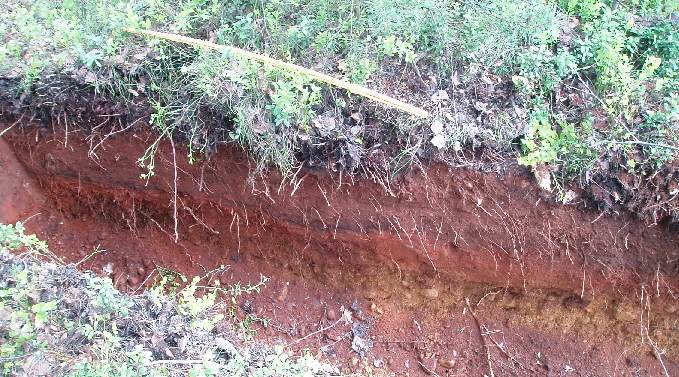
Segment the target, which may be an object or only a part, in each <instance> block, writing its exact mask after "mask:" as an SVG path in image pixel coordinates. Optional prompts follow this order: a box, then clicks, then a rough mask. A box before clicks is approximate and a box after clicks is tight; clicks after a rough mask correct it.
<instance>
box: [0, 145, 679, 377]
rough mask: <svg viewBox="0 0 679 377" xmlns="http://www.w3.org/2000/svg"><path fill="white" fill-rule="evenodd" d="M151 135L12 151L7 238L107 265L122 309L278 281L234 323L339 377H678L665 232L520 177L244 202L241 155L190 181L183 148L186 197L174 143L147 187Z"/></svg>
mask: <svg viewBox="0 0 679 377" xmlns="http://www.w3.org/2000/svg"><path fill="white" fill-rule="evenodd" d="M38 136H39V137H38ZM147 136H148V135H144V134H140V133H136V134H132V133H130V134H124V135H121V136H119V137H118V138H117V139H115V140H110V141H107V143H106V144H105V148H102V149H100V150H99V152H98V157H94V156H89V155H88V150H89V146H88V143H87V142H86V140H83V139H81V138H78V136H77V135H75V136H74V135H71V136H69V139H68V144H67V145H66V143H65V142H64V140H63V139H60V138H57V137H56V136H53V135H47V136H43V135H36V134H35V133H31V134H29V135H22V134H20V132H13V133H9V134H7V135H6V136H5V138H6V140H7V141H8V144H5V143H4V141H0V148H2V149H0V151H1V152H2V153H1V154H0V158H1V159H2V166H0V167H1V168H2V169H1V170H0V174H2V178H1V179H0V182H1V184H2V186H3V187H2V188H3V191H2V194H1V195H0V204H2V208H0V214H1V215H2V217H1V218H0V220H2V221H3V222H14V221H17V220H22V221H24V220H26V219H29V218H30V219H29V220H28V221H27V222H26V227H27V228H28V229H29V231H32V232H35V233H37V234H38V235H39V236H40V237H41V238H43V239H47V240H48V241H49V243H50V246H51V249H52V250H53V251H54V252H56V253H59V255H60V256H61V257H63V258H64V259H66V261H68V262H78V261H81V260H82V259H84V258H85V257H86V256H88V255H89V254H91V253H92V252H94V250H96V249H97V248H99V249H100V250H105V252H102V253H99V254H96V255H94V256H92V257H91V258H90V259H88V260H87V261H86V262H84V263H83V264H82V266H83V267H84V268H86V269H89V270H92V271H95V272H97V273H100V274H103V275H109V276H111V278H112V279H113V281H114V284H115V285H116V286H117V287H118V288H119V289H121V290H123V291H127V292H134V291H137V292H141V291H142V290H143V289H145V288H148V287H150V286H151V284H152V283H153V280H154V279H153V278H154V274H156V273H157V272H155V271H156V267H164V268H169V269H172V270H175V271H178V272H180V273H182V274H184V275H187V276H189V277H192V276H193V275H202V274H204V273H205V270H211V269H214V268H216V267H218V266H220V265H224V266H227V268H226V269H225V272H224V273H223V274H222V275H221V276H220V280H221V282H222V283H223V284H253V283H256V282H258V281H259V279H260V275H261V274H263V275H265V276H267V277H271V278H272V280H271V281H269V283H267V286H266V288H264V289H263V290H262V292H261V293H260V294H259V295H255V296H253V297H251V298H247V300H246V299H242V300H241V301H239V302H238V305H239V311H238V314H237V315H239V316H240V317H241V318H244V317H245V316H246V315H248V314H251V313H254V314H256V315H257V316H258V317H266V318H269V319H270V320H271V322H270V323H269V325H268V326H266V327H264V326H263V325H262V324H261V323H253V325H252V326H253V330H255V331H257V333H258V336H261V337H262V338H263V339H267V341H268V342H270V343H271V344H280V345H283V346H286V347H288V349H290V350H292V351H295V352H300V351H301V350H302V349H309V350H311V352H313V353H314V354H320V355H322V357H324V358H327V359H328V360H330V361H331V362H333V363H335V364H337V365H339V366H340V367H341V369H342V370H343V371H345V372H347V373H354V372H365V370H366V369H367V368H369V369H370V370H371V371H372V373H378V374H382V373H389V372H395V373H396V374H397V375H414V376H416V375H433V374H437V375H440V376H441V375H449V376H454V375H484V374H485V375H491V372H490V370H491V368H492V371H493V373H494V374H495V375H506V376H512V375H517V376H523V375H564V376H569V375H573V376H576V375H597V376H605V375H617V374H621V375H634V376H657V375H663V374H664V371H663V369H662V365H661V363H660V360H662V362H663V363H664V366H665V367H666V368H667V370H668V373H669V375H677V374H679V363H677V357H678V356H679V338H677V335H676V334H677V333H678V332H677V320H676V313H677V310H679V302H678V301H677V299H676V295H677V292H678V290H679V276H677V267H678V266H679V263H678V262H677V260H679V248H677V246H676V245H677V240H676V238H677V234H676V232H675V231H672V230H670V229H667V227H665V226H663V225H662V224H660V225H654V226H650V227H649V226H647V224H646V223H643V222H640V221H638V220H635V219H634V218H632V217H629V216H626V215H624V214H623V215H620V216H616V217H610V216H609V215H606V214H601V213H599V212H596V211H593V210H591V209H587V208H586V206H585V201H584V200H582V198H581V197H580V196H581V195H582V193H581V192H578V191H577V190H574V195H575V197H574V199H573V200H572V201H571V203H572V204H568V205H564V204H558V203H554V202H553V201H552V200H551V199H550V197H549V196H548V195H546V194H545V193H544V191H543V190H541V189H540V188H539V187H538V186H537V184H536V182H535V181H534V178H533V176H532V174H531V173H530V172H529V171H526V170H523V169H519V168H516V167H504V168H498V169H496V171H493V172H489V173H483V172H476V171H473V170H470V169H464V168H459V169H452V168H449V167H445V166H443V165H434V166H431V167H429V168H427V170H426V171H420V172H411V173H408V174H406V175H404V176H402V177H400V178H399V181H398V182H392V181H389V180H382V179H381V178H380V177H379V176H377V175H376V176H375V179H374V180H372V181H370V180H366V179H352V177H347V176H341V175H335V176H332V175H327V174H325V173H315V172H312V171H307V172H302V173H300V174H301V176H300V177H298V178H299V185H298V186H294V187H289V186H286V185H285V183H284V182H282V179H281V178H280V177H278V176H277V175H276V174H275V173H270V174H268V175H265V176H263V177H261V179H258V180H256V181H255V182H254V183H253V185H252V186H250V185H249V183H248V176H249V172H250V166H249V162H248V161H249V160H248V159H247V156H245V155H244V154H243V153H242V152H241V151H239V150H237V149H235V148H233V149H228V150H226V151H222V152H220V154H219V155H218V156H217V157H216V158H213V159H211V160H209V161H200V162H197V163H195V164H189V163H188V161H187V159H186V158H185V155H186V153H184V151H182V150H181V149H180V148H177V149H176V150H175V153H174V157H176V160H177V165H176V177H177V180H176V191H175V178H174V177H175V165H174V164H173V162H172V161H173V160H174V159H173V149H172V147H171V146H170V145H169V144H162V145H161V146H160V148H159V151H158V154H157V156H156V159H157V166H156V170H155V176H154V177H152V179H151V180H149V181H148V182H145V181H142V180H140V179H139V175H140V174H141V173H142V170H141V169H140V168H138V166H137V164H136V160H137V159H138V158H139V157H141V155H142V154H143V151H144V149H145V147H144V145H145V144H143V143H139V142H137V141H136V140H139V139H145V138H146V137H147ZM9 149H11V150H12V151H13V152H12V153H9V152H7V151H8V150H9ZM22 165H23V166H25V169H26V171H27V172H26V171H23V170H22V168H21V166H22ZM26 184H27V186H24V185H26ZM15 187H16V188H18V193H17V194H12V198H11V199H7V197H8V195H9V194H8V193H10V192H11V191H10V188H11V189H13V188H15ZM21 187H28V188H27V189H25V190H23V189H21ZM33 187H36V189H32V188H33ZM37 187H39V188H40V190H38V189H37ZM5 188H7V189H5ZM43 197H44V198H46V199H44V200H43V199H42V198H43ZM175 207H176V216H175V215H174V214H175ZM175 218H176V220H177V221H176V224H177V227H176V229H175ZM175 230H176V231H175ZM175 240H176V241H177V242H175ZM647 333H648V337H647V336H646V334H647ZM649 338H650V339H652V340H653V342H654V343H655V345H656V346H657V348H658V350H664V351H660V352H658V351H655V350H654V349H653V347H652V346H651V345H650V344H649ZM361 354H363V355H361Z"/></svg>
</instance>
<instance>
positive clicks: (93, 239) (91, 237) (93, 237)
mask: <svg viewBox="0 0 679 377" xmlns="http://www.w3.org/2000/svg"><path fill="white" fill-rule="evenodd" d="M87 241H88V242H89V243H91V244H94V243H95V242H97V235H96V234H94V233H90V234H89V235H88V236H87Z"/></svg>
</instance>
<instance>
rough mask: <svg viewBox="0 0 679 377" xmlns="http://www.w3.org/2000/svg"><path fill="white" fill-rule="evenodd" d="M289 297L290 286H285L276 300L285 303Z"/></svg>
mask: <svg viewBox="0 0 679 377" xmlns="http://www.w3.org/2000/svg"><path fill="white" fill-rule="evenodd" d="M287 296H288V286H287V285H284V286H283V288H282V289H281V292H280V293H279V294H278V296H277V297H276V300H278V301H281V302H283V301H285V298H286V297H287Z"/></svg>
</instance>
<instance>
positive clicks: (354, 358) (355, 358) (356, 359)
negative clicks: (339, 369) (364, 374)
mask: <svg viewBox="0 0 679 377" xmlns="http://www.w3.org/2000/svg"><path fill="white" fill-rule="evenodd" d="M358 361H359V360H358V358H357V357H352V358H351V366H352V367H354V368H356V366H358Z"/></svg>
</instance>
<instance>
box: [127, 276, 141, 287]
mask: <svg viewBox="0 0 679 377" xmlns="http://www.w3.org/2000/svg"><path fill="white" fill-rule="evenodd" d="M127 282H128V283H130V285H131V286H133V287H136V286H137V284H139V279H137V278H136V277H134V276H130V277H129V278H127Z"/></svg>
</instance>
